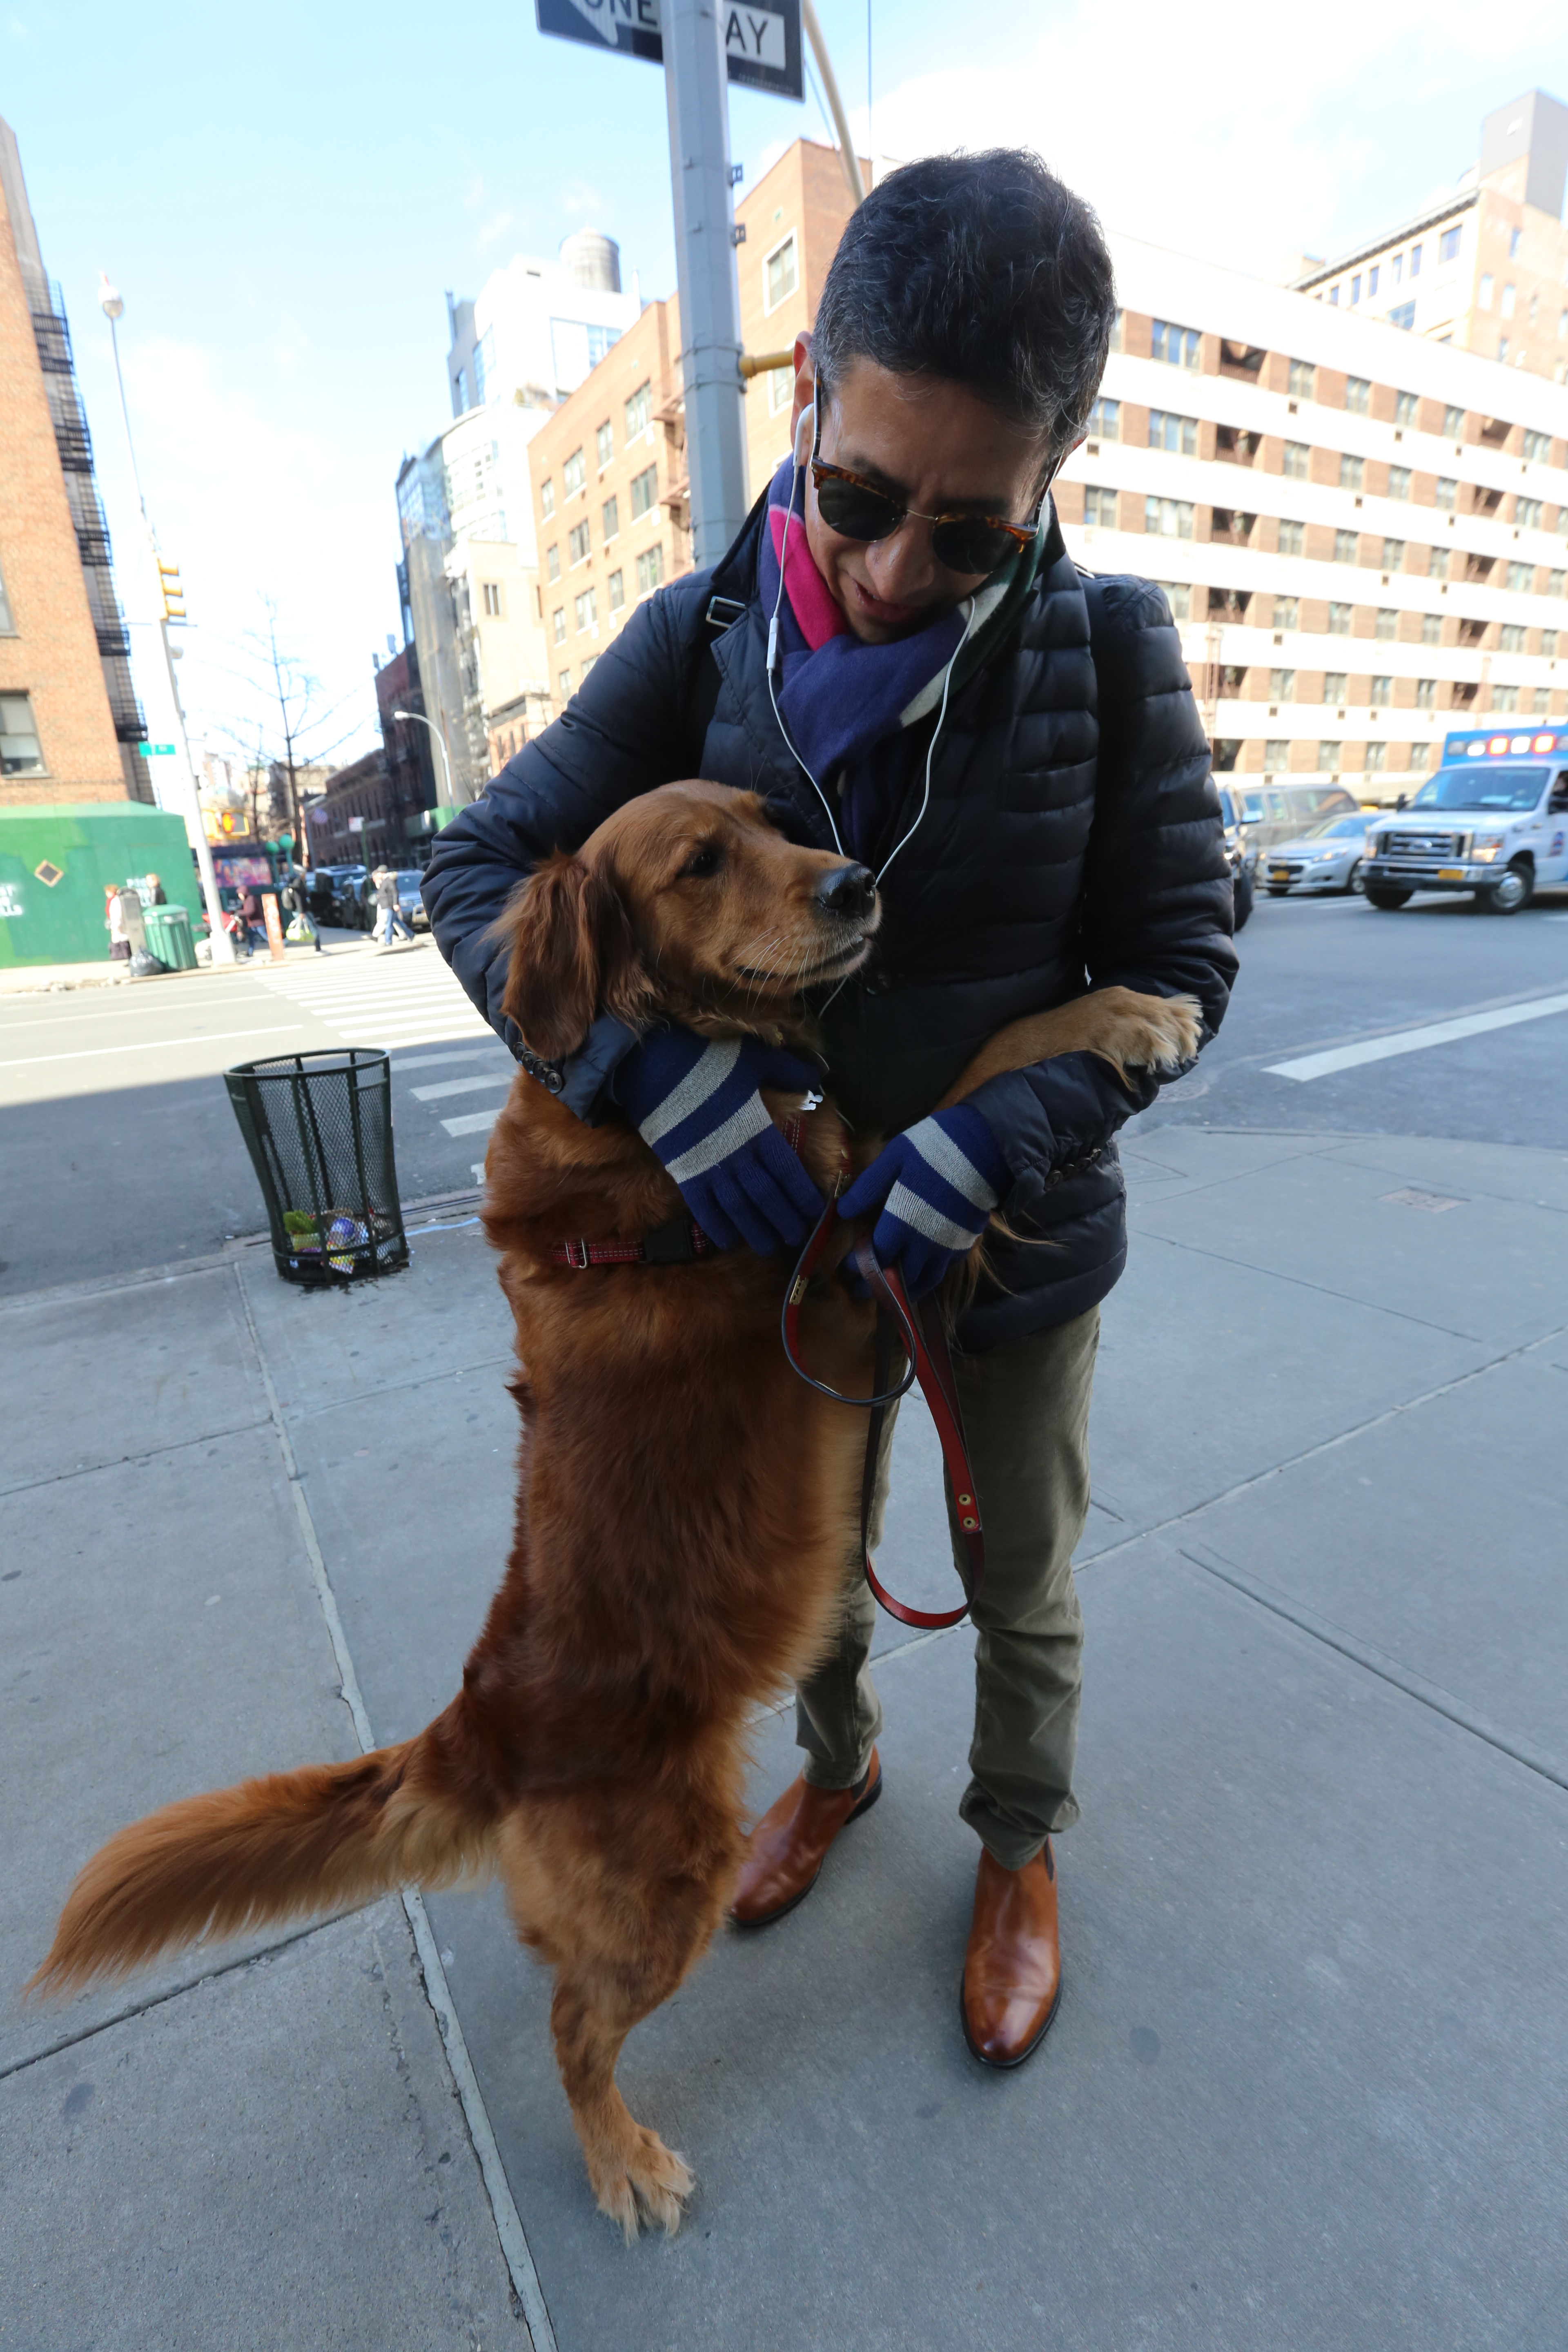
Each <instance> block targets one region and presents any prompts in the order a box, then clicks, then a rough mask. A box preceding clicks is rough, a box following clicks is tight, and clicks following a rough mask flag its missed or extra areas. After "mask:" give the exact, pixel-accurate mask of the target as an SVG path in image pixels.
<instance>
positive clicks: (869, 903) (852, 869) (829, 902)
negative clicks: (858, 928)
mask: <svg viewBox="0 0 1568 2352" xmlns="http://www.w3.org/2000/svg"><path fill="white" fill-rule="evenodd" d="M816 903H817V905H818V906H819V907H820V908H823V910H824V912H825V913H826V914H829V915H846V916H848V917H849V918H851V919H853V918H854V917H855V916H857V915H868V914H869V913H870V911H871V909H872V908H873V907H874V906H875V905H876V903H877V882H876V877H875V876H874V875H873V874H872V873H871V871H870V869H869V867H868V866H839V867H838V868H837V872H835V873H832V874H825V875H824V876H823V877H822V879H821V881H820V882H819V883H818V884H817V886H816Z"/></svg>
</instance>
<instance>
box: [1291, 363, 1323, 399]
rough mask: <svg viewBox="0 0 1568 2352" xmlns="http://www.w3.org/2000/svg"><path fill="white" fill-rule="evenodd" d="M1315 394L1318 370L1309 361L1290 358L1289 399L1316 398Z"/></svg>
mask: <svg viewBox="0 0 1568 2352" xmlns="http://www.w3.org/2000/svg"><path fill="white" fill-rule="evenodd" d="M1317 396H1318V371H1317V369H1316V368H1315V367H1314V366H1313V364H1312V362H1311V361H1310V360H1292V361H1291V362H1290V397H1291V399H1292V400H1316V398H1317Z"/></svg>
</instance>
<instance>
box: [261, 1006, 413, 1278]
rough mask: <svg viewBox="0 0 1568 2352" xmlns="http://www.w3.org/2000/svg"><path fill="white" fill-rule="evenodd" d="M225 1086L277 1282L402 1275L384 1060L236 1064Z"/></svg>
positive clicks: (370, 1056) (299, 1058) (360, 1055)
mask: <svg viewBox="0 0 1568 2352" xmlns="http://www.w3.org/2000/svg"><path fill="white" fill-rule="evenodd" d="M224 1083H225V1085H226V1087H227V1088H228V1098H229V1100H230V1102H231V1103H232V1104H233V1105H234V1115H235V1117H236V1118H237V1120H238V1121H239V1131H240V1133H241V1135H243V1136H244V1138H245V1142H246V1149H247V1150H248V1152H249V1153H250V1159H251V1164H252V1166H253V1167H254V1168H255V1170H256V1173H257V1176H258V1180H259V1181H260V1185H261V1193H262V1198H263V1199H264V1200H265V1202H266V1203H267V1222H268V1226H269V1227H270V1229H271V1234H272V1256H273V1262H274V1264H275V1265H277V1268H278V1271H279V1274H280V1275H281V1276H282V1277H283V1279H284V1281H285V1282H302V1283H308V1284H311V1285H314V1286H322V1285H331V1284H333V1283H344V1282H357V1281H361V1280H363V1278H364V1277H365V1276H373V1275H381V1274H394V1273H395V1272H396V1271H397V1269H398V1268H399V1267H400V1266H405V1265H407V1263H408V1241H407V1236H406V1235H405V1233H404V1230H403V1212H402V1210H401V1209H400V1207H399V1206H398V1200H397V1171H396V1167H395V1163H394V1160H393V1154H392V1065H391V1063H390V1062H389V1061H388V1060H387V1057H386V1055H384V1054H383V1053H380V1052H378V1051H376V1050H375V1049H374V1048H372V1047H368V1046H363V1045H353V1046H345V1047H344V1048H343V1049H342V1051H341V1052H338V1053H331V1054H280V1055H276V1056H275V1057H274V1058H272V1059H271V1060H268V1061H264V1062H241V1063H240V1064H239V1065H238V1066H237V1067H236V1068H234V1069H232V1070H226V1071H225V1073H224Z"/></svg>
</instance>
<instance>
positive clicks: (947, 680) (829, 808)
mask: <svg viewBox="0 0 1568 2352" xmlns="http://www.w3.org/2000/svg"><path fill="white" fill-rule="evenodd" d="M815 415H816V401H815V399H814V400H813V401H812V403H811V404H810V406H809V407H807V408H803V409H802V411H801V414H800V424H799V425H796V426H795V443H794V446H793V447H792V448H791V451H790V462H791V465H792V467H793V471H792V473H791V475H790V485H789V504H788V506H787V507H786V508H785V509H784V536H783V538H782V539H781V541H780V542H779V586H778V593H777V595H776V596H775V597H774V598H773V613H772V615H771V616H770V618H769V621H768V667H767V678H768V700H769V701H770V702H771V703H772V704H773V718H774V719H775V720H776V721H777V723H778V730H779V733H780V734H781V735H782V736H783V737H784V741H785V742H786V743H787V744H788V745H789V750H790V756H791V758H792V759H793V760H794V761H795V766H796V767H797V768H798V769H799V770H800V772H801V774H802V775H803V776H804V777H805V780H806V782H807V783H808V784H809V785H810V786H811V789H812V791H813V792H814V793H816V797H817V799H818V800H819V801H820V802H821V803H822V806H823V811H824V814H826V818H827V824H828V830H829V831H830V832H831V834H832V835H833V846H834V847H835V849H837V852H838V855H839V856H840V857H847V856H848V855H849V852H848V851H847V849H846V848H845V846H844V844H843V842H842V840H841V839H840V838H839V834H838V827H837V824H836V823H835V821H834V815H833V803H832V802H831V801H830V800H829V799H828V797H827V794H826V793H825V792H824V791H823V789H822V786H821V785H820V784H819V783H818V782H817V781H816V777H815V776H814V775H813V774H812V772H811V770H810V769H809V768H808V767H807V766H806V764H805V761H804V760H803V759H802V758H801V756H800V753H799V752H798V751H796V750H795V740H794V738H793V737H792V736H791V734H790V731H789V729H788V728H787V727H786V726H785V725H784V713H783V711H782V710H781V709H779V701H778V696H777V695H776V694H775V693H774V692H773V669H774V666H775V664H776V662H777V658H778V643H779V608H780V607H781V605H782V604H783V603H784V558H785V557H786V556H787V555H788V553H789V527H790V523H791V521H792V520H793V519H794V515H795V489H796V488H797V486H798V484H799V481H800V434H801V425H805V422H806V420H807V418H808V417H814V416H815ZM763 528H764V529H771V525H770V524H769V523H768V522H767V519H766V511H765V510H764V515H763ZM964 603H965V604H966V606H967V607H968V609H967V612H966V613H965V615H964V622H963V636H961V637H960V639H959V641H958V643H957V645H955V646H954V647H953V649H952V654H951V656H949V659H948V665H947V668H946V670H945V671H944V672H943V674H942V708H941V709H940V710H939V711H938V712H937V715H936V725H935V726H934V727H933V728H932V730H931V741H930V743H929V744H928V745H927V747H926V772H925V790H924V792H923V793H921V804H920V807H919V809H918V810H917V811H916V813H915V821H914V823H913V824H911V825H910V829H909V831H908V833H906V834H905V835H904V836H903V839H902V840H900V841H897V842H895V843H894V845H893V846H892V848H891V849H890V850H889V852H888V855H887V856H886V857H885V858H884V859H883V860H882V863H881V866H880V867H879V870H878V872H877V873H876V874H874V875H873V876H872V877H871V878H872V880H873V881H874V882H875V883H876V885H877V887H878V888H879V889H880V887H881V885H882V877H883V875H884V874H886V872H887V870H888V868H889V866H891V864H892V862H893V860H894V858H895V857H897V856H898V854H899V852H900V849H902V848H903V847H904V846H905V845H906V843H908V842H910V841H912V840H913V838H914V836H915V835H916V834H917V833H918V832H919V831H920V827H921V820H922V819H923V818H924V815H925V813H926V810H927V809H928V808H929V807H930V805H931V761H932V760H933V759H934V757H935V756H936V745H937V738H938V736H939V735H940V734H941V733H942V723H943V721H944V720H945V719H946V717H947V698H948V692H949V689H950V688H951V687H952V665H953V663H954V662H955V661H956V660H957V659H958V656H959V655H960V654H961V653H962V652H963V648H964V646H966V645H967V644H968V643H969V632H970V630H971V629H972V628H973V626H974V599H973V596H968V597H965V599H964ZM843 985H844V982H842V981H840V982H839V983H838V986H839V988H842V987H843ZM833 993H834V995H835V996H837V993H838V989H837V988H836V989H835V990H834V992H833ZM828 1001H829V1003H831V1002H832V999H831V998H830V999H829V1000H828Z"/></svg>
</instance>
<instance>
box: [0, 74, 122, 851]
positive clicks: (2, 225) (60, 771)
mask: <svg viewBox="0 0 1568 2352" xmlns="http://www.w3.org/2000/svg"><path fill="white" fill-rule="evenodd" d="M142 733H143V721H142V713H141V711H140V709H138V708H137V703H136V695H135V691H134V688H133V687H132V677H131V640H130V638H129V636H128V635H126V630H125V622H124V619H123V616H122V614H121V610H120V604H119V600H118V598H117V596H116V595H115V593H114V575H113V573H112V572H111V570H110V546H109V530H108V526H107V524H106V523H105V521H104V517H103V509H102V507H101V506H100V503H99V498H98V489H97V485H96V482H95V480H94V477H93V466H92V443H91V440H90V437H89V434H88V429H87V419H86V417H85V416H84V415H83V414H82V407H81V401H80V397H79V394H78V390H77V381H76V369H75V365H74V362H73V360H72V356H71V344H70V330H69V327H68V324H67V322H66V316H65V306H64V304H63V302H62V300H61V299H60V291H59V289H58V286H55V285H52V284H51V283H50V281H49V278H48V277H47V274H46V272H45V269H44V265H43V259H42V256H41V255H40V253H39V250H38V238H37V229H36V228H35V226H34V224H33V215H32V211H31V209H30V207H29V205H28V203H27V190H26V182H25V181H24V179H23V176H22V163H21V157H20V155H19V153H18V152H17V148H16V138H15V136H14V134H13V132H12V131H11V129H10V126H9V125H8V124H7V123H5V122H3V121H0V805H5V806H16V805H19V804H21V803H42V804H48V803H57V804H58V803H81V802H85V801H119V800H139V801H145V802H149V803H150V802H151V801H152V800H153V787H152V782H151V781H150V779H149V776H148V772H147V763H146V761H144V760H143V759H142V757H141V755H140V754H139V752H138V751H137V748H136V747H137V745H138V744H139V743H140V742H141V740H142Z"/></svg>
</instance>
